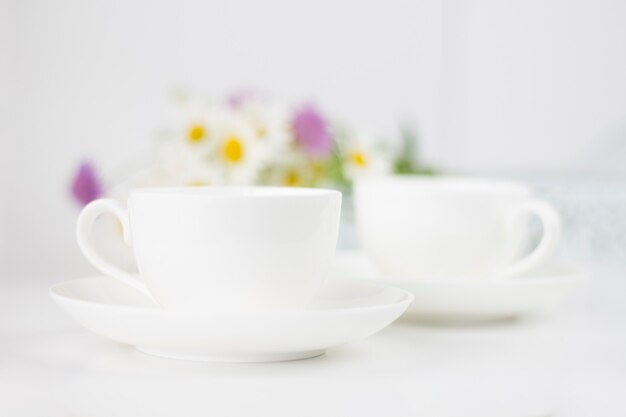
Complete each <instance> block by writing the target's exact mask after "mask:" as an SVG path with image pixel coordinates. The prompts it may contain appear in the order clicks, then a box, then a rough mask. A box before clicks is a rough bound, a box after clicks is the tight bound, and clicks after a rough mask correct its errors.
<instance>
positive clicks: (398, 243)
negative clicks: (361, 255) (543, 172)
mask: <svg viewBox="0 0 626 417" xmlns="http://www.w3.org/2000/svg"><path fill="white" fill-rule="evenodd" d="M355 200H356V216H357V229H358V233H359V237H360V240H361V243H362V245H363V247H364V249H365V251H366V253H367V255H368V257H369V258H370V260H371V261H372V263H373V264H374V266H375V267H376V269H377V270H378V272H379V273H381V274H382V275H383V276H387V277H391V278H395V279H397V278H400V279H414V280H422V281H423V280H476V279H493V278H497V277H518V276H522V275H524V274H528V273H531V272H532V271H533V270H535V269H537V268H539V267H540V266H542V265H544V264H545V263H546V262H547V261H549V260H550V259H551V257H552V255H553V253H554V251H555V249H556V247H557V245H558V242H559V239H560V232H561V222H560V218H559V215H558V213H557V212H556V211H555V210H554V209H553V208H552V206H550V205H549V204H548V203H546V202H544V201H539V200H537V199H535V198H533V196H532V192H531V190H530V188H529V187H527V186H526V185H524V184H523V183H518V182H512V181H500V180H482V179H472V178H464V177H445V176H444V177H417V176H390V177H384V178H372V179H364V180H361V181H359V182H358V183H357V184H356V189H355ZM529 215H536V216H537V217H538V218H539V220H540V221H541V223H542V225H543V235H542V239H541V241H540V243H539V244H538V246H537V247H536V248H535V249H534V250H533V251H532V252H531V253H529V254H526V255H523V254H522V253H521V252H522V249H523V246H524V244H525V243H527V238H528V234H529V233H528V232H529Z"/></svg>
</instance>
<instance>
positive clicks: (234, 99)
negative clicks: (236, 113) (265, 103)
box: [226, 89, 260, 109]
mask: <svg viewBox="0 0 626 417" xmlns="http://www.w3.org/2000/svg"><path fill="white" fill-rule="evenodd" d="M259 96H260V94H259V92H258V91H255V90H252V89H245V90H239V91H235V92H234V93H232V94H231V95H229V96H228V97H227V98H226V104H228V106H230V108H232V109H238V108H239V107H241V106H243V105H244V103H245V102H246V101H248V100H253V99H256V98H259Z"/></svg>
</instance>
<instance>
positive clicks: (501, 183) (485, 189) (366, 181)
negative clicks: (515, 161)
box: [356, 175, 532, 195]
mask: <svg viewBox="0 0 626 417" xmlns="http://www.w3.org/2000/svg"><path fill="white" fill-rule="evenodd" d="M356 185H357V187H358V186H361V185H363V186H377V185H378V186H385V187H406V186H407V185H410V188H403V190H405V191H411V192H412V191H433V192H438V193H442V192H449V193H455V194H472V195H475V194H483V195H489V194H503V193H512V194H532V190H531V188H530V187H529V186H528V185H527V184H525V183H523V182H521V181H515V180H501V179H493V178H481V177H468V176H455V175H435V176H419V175H386V176H377V177H369V178H362V179H358V180H357V181H356Z"/></svg>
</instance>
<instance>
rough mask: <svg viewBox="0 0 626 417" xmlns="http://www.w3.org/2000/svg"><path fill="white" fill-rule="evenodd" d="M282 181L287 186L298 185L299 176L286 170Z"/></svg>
mask: <svg viewBox="0 0 626 417" xmlns="http://www.w3.org/2000/svg"><path fill="white" fill-rule="evenodd" d="M283 182H284V184H285V185H287V186H289V187H296V186H298V185H300V176H299V175H298V173H296V172H294V171H289V172H287V175H285V178H284V179H283Z"/></svg>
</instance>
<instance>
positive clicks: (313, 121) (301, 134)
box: [292, 104, 333, 157]
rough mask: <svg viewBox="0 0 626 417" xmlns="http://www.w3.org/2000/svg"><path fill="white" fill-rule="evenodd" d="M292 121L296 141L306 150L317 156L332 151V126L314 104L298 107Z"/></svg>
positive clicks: (325, 154) (322, 155)
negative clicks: (330, 126)
mask: <svg viewBox="0 0 626 417" xmlns="http://www.w3.org/2000/svg"><path fill="white" fill-rule="evenodd" d="M292 123H293V131H294V134H295V136H296V141H297V143H298V144H299V145H300V146H301V147H302V149H304V150H305V152H307V153H308V154H310V155H313V156H316V157H324V156H327V155H328V154H329V153H330V151H331V150H332V147H333V142H332V137H331V134H330V128H329V126H328V124H327V123H326V120H324V118H323V117H322V115H321V114H320V112H319V111H318V110H317V109H316V108H315V107H314V106H313V105H312V104H305V105H303V106H301V107H300V108H298V109H297V110H296V112H295V114H294V116H293V121H292Z"/></svg>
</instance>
